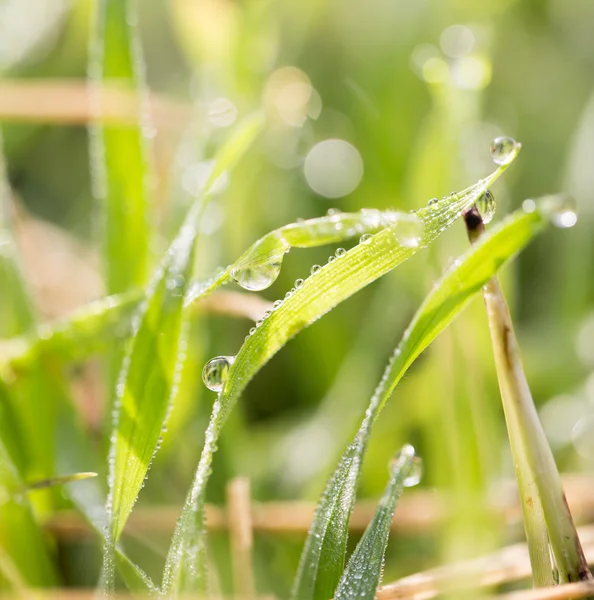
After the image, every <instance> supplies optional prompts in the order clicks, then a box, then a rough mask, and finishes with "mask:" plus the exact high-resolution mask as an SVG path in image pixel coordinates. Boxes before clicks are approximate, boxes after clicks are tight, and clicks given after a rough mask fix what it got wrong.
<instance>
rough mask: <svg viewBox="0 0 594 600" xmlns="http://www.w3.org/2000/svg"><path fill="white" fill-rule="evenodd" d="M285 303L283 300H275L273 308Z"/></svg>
mask: <svg viewBox="0 0 594 600" xmlns="http://www.w3.org/2000/svg"><path fill="white" fill-rule="evenodd" d="M282 304H283V301H282V300H275V301H274V304H273V305H272V310H276V309H277V308H280V307H281V306H282Z"/></svg>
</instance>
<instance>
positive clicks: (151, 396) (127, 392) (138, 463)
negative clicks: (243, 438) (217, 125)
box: [102, 115, 263, 591]
mask: <svg viewBox="0 0 594 600" xmlns="http://www.w3.org/2000/svg"><path fill="white" fill-rule="evenodd" d="M262 124H263V121H262V118H261V117H260V116H259V115H256V116H255V117H253V116H252V117H248V118H247V119H245V120H244V122H243V123H240V125H239V126H238V128H237V129H236V130H235V132H234V135H233V136H231V139H230V140H229V141H228V142H227V143H226V144H225V145H223V146H222V148H221V150H220V151H219V153H218V156H217V158H216V159H215V169H214V170H215V171H217V170H218V171H220V172H222V171H224V170H227V169H230V168H231V167H233V166H234V164H235V163H236V162H237V161H238V160H239V158H240V157H241V156H242V154H243V153H244V152H245V151H246V150H247V149H248V147H249V146H250V144H251V143H252V142H253V141H254V139H255V137H256V135H257V134H258V132H259V131H260V129H261V126H262ZM215 181H216V179H212V178H211V181H210V182H209V183H208V184H207V185H206V187H205V190H204V195H203V196H201V197H200V198H199V199H198V200H197V201H196V202H195V203H194V204H193V205H192V207H191V208H190V210H189V212H188V215H187V217H186V220H185V222H184V224H183V225H182V227H181V230H180V233H179V234H178V236H177V238H176V239H175V240H174V241H173V243H172V245H171V247H170V249H169V251H168V252H167V254H166V256H165V258H164V260H163V262H162V265H161V266H160V267H159V269H157V272H156V274H155V276H154V280H153V282H152V283H151V285H150V287H149V290H148V292H147V298H146V301H145V302H144V303H143V305H142V306H141V309H140V311H139V314H138V316H137V317H136V320H137V322H136V324H135V326H134V330H135V332H134V336H133V338H132V342H131V345H130V349H129V352H128V355H127V357H126V359H125V362H124V366H123V368H122V372H121V375H120V380H119V383H118V385H117V398H116V408H115V411H114V429H113V435H112V439H111V448H110V460H109V478H108V480H109V492H108V499H107V503H106V512H107V517H108V522H109V525H108V533H107V543H106V552H105V555H104V569H103V575H102V579H103V586H104V588H105V589H106V590H107V591H110V590H111V589H112V588H113V586H114V560H113V558H114V552H115V549H116V545H117V542H118V539H119V537H120V535H121V533H122V530H123V528H124V525H125V523H126V520H127V518H128V516H129V514H130V512H131V510H132V507H133V506H134V504H135V502H136V499H137V497H138V494H139V493H140V490H141V488H142V485H143V482H144V479H145V477H146V474H147V472H148V469H149V466H150V462H151V460H152V458H153V456H154V454H155V453H156V451H157V449H158V446H159V444H160V438H161V435H162V432H163V429H164V427H165V425H166V422H167V417H168V415H169V412H170V408H171V403H172V401H173V397H174V395H175V392H176V387H177V379H178V376H179V373H180V368H181V364H182V361H183V358H184V356H185V350H184V344H185V337H186V334H187V327H186V326H185V325H186V324H185V323H184V310H183V309H184V298H185V295H186V293H187V291H188V288H189V281H190V278H191V274H192V269H193V265H194V254H195V248H196V240H197V236H198V230H199V222H200V218H201V217H202V214H203V212H204V209H205V207H206V206H207V204H208V200H209V197H210V196H209V194H210V191H211V189H212V185H213V183H214V182H215ZM221 282H222V280H221V279H220V278H219V279H216V280H215V281H214V282H213V283H212V284H211V285H209V286H207V288H206V289H205V290H204V293H207V292H210V291H212V290H213V289H215V288H216V287H217V285H220V283H221Z"/></svg>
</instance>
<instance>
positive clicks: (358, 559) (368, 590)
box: [334, 446, 415, 600]
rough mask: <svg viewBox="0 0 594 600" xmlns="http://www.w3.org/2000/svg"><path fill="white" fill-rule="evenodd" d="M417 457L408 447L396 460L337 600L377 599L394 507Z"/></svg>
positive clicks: (354, 553) (339, 588) (351, 560)
mask: <svg viewBox="0 0 594 600" xmlns="http://www.w3.org/2000/svg"><path fill="white" fill-rule="evenodd" d="M414 456H415V450H414V448H413V447H412V446H405V447H404V448H403V449H402V450H401V452H400V454H399V456H398V457H397V458H396V459H395V460H394V463H393V465H392V468H391V469H390V471H391V473H390V480H389V482H388V485H387V486H386V489H385V491H384V495H383V496H382V499H381V500H380V503H379V506H378V507H377V510H376V512H375V515H374V516H373V519H372V520H371V523H369V526H368V527H367V529H366V530H365V533H364V534H363V537H362V538H361V540H360V541H359V543H358V544H357V547H356V548H355V551H354V552H353V554H352V556H351V558H350V560H349V563H348V565H347V567H346V569H345V571H344V574H343V576H342V578H341V580H340V583H339V584H338V588H337V589H336V593H335V594H334V598H335V600H347V599H354V598H359V599H360V600H372V599H373V598H374V597H375V591H376V588H377V586H378V584H379V582H380V578H381V576H382V570H383V563H384V554H385V552H386V547H387V545H388V537H389V535H390V524H391V523H392V517H393V516H394V508H395V506H396V502H397V500H398V498H400V495H401V494H402V490H403V489H404V484H405V481H406V479H407V478H408V477H409V476H410V475H411V472H412V469H413V461H414Z"/></svg>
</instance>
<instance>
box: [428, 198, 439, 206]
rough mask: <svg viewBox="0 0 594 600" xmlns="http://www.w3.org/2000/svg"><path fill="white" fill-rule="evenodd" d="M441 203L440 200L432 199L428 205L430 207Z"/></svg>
mask: <svg viewBox="0 0 594 600" xmlns="http://www.w3.org/2000/svg"><path fill="white" fill-rule="evenodd" d="M438 202H439V198H431V200H429V202H427V204H428V205H429V206H433V205H434V204H437V203H438Z"/></svg>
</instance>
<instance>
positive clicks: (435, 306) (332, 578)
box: [292, 211, 546, 600]
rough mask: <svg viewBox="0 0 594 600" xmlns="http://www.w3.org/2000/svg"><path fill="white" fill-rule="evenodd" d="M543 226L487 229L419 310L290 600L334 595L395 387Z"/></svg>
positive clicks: (515, 218)
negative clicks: (380, 421) (379, 425)
mask: <svg viewBox="0 0 594 600" xmlns="http://www.w3.org/2000/svg"><path fill="white" fill-rule="evenodd" d="M545 223H546V221H545V219H544V218H543V217H542V215H541V214H540V213H531V214H525V213H524V212H521V211H520V212H517V213H515V214H514V215H512V216H510V217H508V218H507V219H505V220H504V221H503V222H502V223H501V224H499V225H498V226H497V227H495V228H493V229H492V230H490V231H489V233H488V235H487V236H486V237H485V238H484V239H483V240H482V243H481V245H480V246H476V247H474V248H472V249H471V250H470V251H467V252H466V253H465V254H464V255H463V256H462V257H460V259H459V260H457V261H456V262H455V263H454V264H453V265H452V266H451V267H450V269H449V270H448V271H447V272H446V273H445V274H444V275H443V277H442V278H441V279H440V280H439V282H438V283H437V284H436V285H435V287H434V288H433V290H432V291H431V292H430V293H429V295H428V296H427V297H426V299H425V300H424V302H423V304H422V305H421V306H420V307H419V309H418V310H417V312H416V314H415V316H414V317H413V320H412V322H411V324H410V325H409V327H408V328H407V330H406V332H405V333H404V335H403V337H402V340H401V342H400V344H399V345H398V347H397V348H396V351H395V352H394V356H393V357H392V359H391V361H390V362H389V364H388V366H387V367H386V370H385V372H384V375H383V377H382V380H381V382H380V384H379V385H378V387H377V389H376V391H375V394H374V395H373V397H372V399H371V401H370V404H369V407H368V409H367V411H366V413H365V418H364V420H363V422H362V423H361V426H360V428H359V431H358V432H357V434H356V436H355V439H354V440H353V442H352V443H351V444H350V445H349V447H348V448H347V450H346V451H345V453H344V454H343V456H342V458H341V460H340V462H339V465H338V467H337V468H336V470H335V472H334V474H333V475H332V477H331V478H330V479H329V481H328V483H327V484H326V489H325V491H324V494H323V495H322V498H321V500H320V502H319V504H318V508H317V510H316V514H315V516H314V520H313V522H312V526H311V528H310V532H309V535H308V538H307V540H306V542H305V546H304V549H303V553H302V555H301V561H300V565H299V570H298V573H297V577H296V579H295V584H294V586H293V592H292V598H293V599H294V600H311V599H314V598H315V599H320V598H330V597H332V595H333V594H334V590H335V588H336V585H337V583H338V581H339V578H340V575H341V573H342V569H343V565H344V557H345V553H346V545H347V536H348V521H349V517H350V513H351V510H352V508H353V506H354V503H355V496H356V487H357V481H358V478H359V471H360V466H361V462H362V460H363V456H364V454H365V450H366V446H367V440H368V439H369V436H370V433H371V428H372V426H373V423H374V422H375V420H376V419H377V417H378V415H379V413H380V411H381V409H382V408H383V406H384V404H385V403H386V401H387V400H388V398H389V397H390V395H391V394H392V392H393V391H394V388H395V387H396V385H397V384H398V382H399V381H400V379H402V377H403V376H404V374H405V373H406V371H407V369H408V368H409V367H410V365H411V364H412V363H413V362H414V360H415V359H416V358H417V357H418V356H419V354H420V353H421V352H422V351H423V350H424V349H425V348H427V346H429V344H430V343H431V342H432V341H433V340H434V339H435V338H436V337H437V336H438V335H439V333H441V331H443V330H444V329H445V328H446V327H447V326H448V325H449V324H450V323H451V322H452V321H453V320H454V319H455V318H456V316H457V315H458V314H460V312H461V311H462V310H463V309H464V307H465V306H466V305H467V304H468V302H469V301H470V300H471V298H472V297H473V296H474V295H475V294H476V293H478V292H479V291H480V290H481V288H482V286H483V285H484V284H485V283H486V282H487V281H489V279H490V278H491V277H492V276H493V274H495V273H496V272H497V270H498V269H499V268H500V267H501V266H503V265H504V264H505V263H506V262H507V261H508V260H510V259H511V258H512V257H513V256H514V255H515V254H516V253H517V252H519V251H520V250H521V249H522V248H524V247H525V246H526V244H528V242H530V240H531V239H533V237H534V236H535V235H537V234H538V233H539V232H540V231H541V230H542V229H543V227H544V226H545ZM475 250H476V251H475ZM330 548H332V550H331V551H330Z"/></svg>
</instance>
